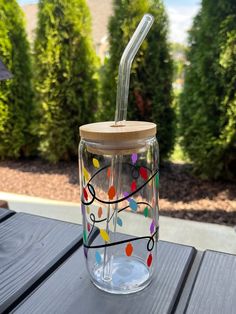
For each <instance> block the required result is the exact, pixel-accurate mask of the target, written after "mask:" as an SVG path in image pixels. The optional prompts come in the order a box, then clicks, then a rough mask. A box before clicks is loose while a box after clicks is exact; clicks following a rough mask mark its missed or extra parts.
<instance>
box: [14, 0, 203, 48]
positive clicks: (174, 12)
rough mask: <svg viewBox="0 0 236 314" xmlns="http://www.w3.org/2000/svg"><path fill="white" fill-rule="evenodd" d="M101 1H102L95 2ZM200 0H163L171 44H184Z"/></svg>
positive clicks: (28, 0)
mask: <svg viewBox="0 0 236 314" xmlns="http://www.w3.org/2000/svg"><path fill="white" fill-rule="evenodd" d="M97 1H102V0H97ZM200 1H201V0H163V2H164V4H165V7H166V11H167V13H168V16H169V23H170V34H169V38H170V41H171V42H179V43H186V42H187V36H188V35H187V31H188V30H189V29H190V28H191V25H192V19H193V17H194V16H195V15H196V13H197V12H198V9H199V7H200ZM18 2H19V3H20V4H26V3H36V2H37V0H18Z"/></svg>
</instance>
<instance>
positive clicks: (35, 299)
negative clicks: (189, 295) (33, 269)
mask: <svg viewBox="0 0 236 314" xmlns="http://www.w3.org/2000/svg"><path fill="white" fill-rule="evenodd" d="M194 255H195V249H194V248H192V247H187V246H182V245H177V244H173V243H168V242H162V241H160V242H159V244H158V257H157V258H158V267H157V269H156V272H155V276H154V279H153V281H152V283H151V284H150V285H149V286H148V287H147V288H145V289H144V290H143V291H140V292H138V293H135V294H129V295H112V294H108V293H106V292H103V291H101V290H99V289H97V288H96V287H95V286H94V285H93V284H92V283H91V282H90V280H89V276H88V273H87V271H86V267H85V262H84V256H83V249H82V248H80V249H79V250H78V251H76V252H75V253H74V254H73V255H72V256H71V257H70V258H69V259H68V260H67V261H66V262H65V263H64V264H63V265H62V266H61V267H60V268H59V269H58V270H57V271H56V272H55V273H54V274H53V275H52V276H51V277H49V278H48V279H47V281H45V282H44V283H43V284H42V285H41V286H40V287H39V289H37V290H36V291H35V292H34V293H33V294H32V295H31V296H29V298H28V299H26V300H25V301H24V302H23V303H22V304H20V305H19V307H18V308H16V309H15V310H14V311H13V313H18V314H20V313H21V314H27V313H34V314H36V313H38V314H41V313H44V314H47V313H48V314H51V313H57V314H60V313H67V314H70V313H71V314H72V313H73V314H74V313H83V314H91V313H96V314H99V313H103V314H126V313H127V314H133V313H135V314H145V313H147V314H153V313H160V314H165V313H173V311H174V308H175V305H176V302H177V299H178V297H179V294H180V292H181V288H182V286H183V283H184V281H185V277H186V275H187V273H188V271H189V268H190V267H191V263H192V260H193V259H194Z"/></svg>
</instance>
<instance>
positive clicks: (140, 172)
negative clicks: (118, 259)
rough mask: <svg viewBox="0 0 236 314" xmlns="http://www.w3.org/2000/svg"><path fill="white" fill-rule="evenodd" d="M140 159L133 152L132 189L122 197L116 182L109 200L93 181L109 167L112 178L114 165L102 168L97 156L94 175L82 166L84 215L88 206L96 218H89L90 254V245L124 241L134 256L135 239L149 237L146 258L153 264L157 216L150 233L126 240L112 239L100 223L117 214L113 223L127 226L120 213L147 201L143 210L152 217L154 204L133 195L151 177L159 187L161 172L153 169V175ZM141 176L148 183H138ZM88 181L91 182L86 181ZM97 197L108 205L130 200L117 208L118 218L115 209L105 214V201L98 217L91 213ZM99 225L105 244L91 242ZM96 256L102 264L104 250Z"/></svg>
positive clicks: (86, 239)
mask: <svg viewBox="0 0 236 314" xmlns="http://www.w3.org/2000/svg"><path fill="white" fill-rule="evenodd" d="M137 160H138V155H137V154H132V155H131V164H128V165H129V166H130V168H131V175H132V178H133V181H132V183H131V186H130V191H129V192H126V191H125V192H123V197H122V198H121V199H116V198H115V196H116V192H117V191H116V188H115V186H114V185H111V186H110V187H109V189H108V192H107V196H108V200H103V199H99V198H98V196H97V195H96V191H95V188H94V186H93V185H92V181H93V179H94V178H95V177H96V176H97V175H98V174H99V173H101V172H103V171H105V173H106V176H107V178H108V179H110V176H111V166H110V165H109V166H105V167H102V168H100V163H99V161H98V160H97V159H96V158H93V159H92V163H93V166H94V168H95V169H96V170H97V171H96V172H95V173H94V174H93V176H91V177H90V176H89V173H88V171H87V169H86V168H85V167H83V168H82V171H83V177H84V187H83V193H82V197H81V201H82V213H83V215H85V207H86V212H87V214H88V215H89V217H90V220H91V222H92V224H91V225H90V224H89V223H88V222H87V232H88V235H87V232H86V231H84V236H83V239H84V253H85V256H87V250H88V249H99V248H104V247H109V246H115V245H120V244H126V246H125V249H124V251H125V254H126V255H127V256H132V254H133V251H134V247H133V245H132V242H133V241H137V240H142V239H146V240H148V241H147V251H148V256H147V259H146V263H147V266H148V267H150V266H151V264H152V260H153V256H152V253H151V251H152V250H153V248H154V244H155V237H156V235H158V226H156V222H155V220H152V222H151V224H150V227H149V231H150V235H147V236H142V237H134V238H130V239H125V240H122V241H116V242H111V241H110V237H109V234H108V232H107V231H106V230H105V229H102V228H99V227H98V226H97V225H98V224H99V223H102V222H105V221H107V219H108V222H109V223H110V221H111V220H112V218H113V223H116V224H117V225H118V226H120V227H122V226H123V221H122V219H121V218H120V217H119V216H118V214H119V213H120V212H122V211H124V210H125V209H128V208H130V209H131V211H132V212H136V211H137V209H138V206H139V205H145V208H144V211H143V215H144V216H145V217H148V213H149V210H150V209H151V210H152V209H153V208H152V206H151V205H150V204H149V203H147V202H136V201H135V200H134V199H133V198H132V196H133V195H134V194H136V193H137V192H139V191H141V190H142V189H143V188H144V187H145V186H146V185H147V184H150V183H151V180H153V179H155V183H156V187H158V185H159V175H158V172H159V171H158V169H157V170H156V171H154V173H152V174H151V175H149V173H150V172H151V171H150V170H149V169H148V168H146V167H144V166H138V165H137ZM139 176H141V177H142V179H143V181H144V183H143V184H142V185H141V186H139V187H137V183H136V179H138V177H139ZM86 182H87V183H86ZM94 200H96V201H98V202H99V203H100V204H102V205H103V204H104V205H111V204H117V203H120V202H123V201H127V202H128V205H127V206H125V207H123V208H120V209H118V211H117V217H116V219H114V218H115V217H114V215H115V210H113V212H112V214H111V216H110V217H108V218H107V217H104V218H103V208H102V205H101V206H100V207H99V208H98V212H97V217H98V219H96V217H95V215H94V213H90V208H89V205H91V204H92V203H93V202H94ZM95 226H96V227H97V228H98V230H99V233H100V237H101V238H102V239H103V241H104V244H100V245H93V244H91V243H93V240H94V237H93V236H92V234H94V233H93V230H94V227H95ZM95 260H96V262H97V264H101V263H102V260H103V257H102V255H101V254H100V252H99V251H98V250H96V251H95Z"/></svg>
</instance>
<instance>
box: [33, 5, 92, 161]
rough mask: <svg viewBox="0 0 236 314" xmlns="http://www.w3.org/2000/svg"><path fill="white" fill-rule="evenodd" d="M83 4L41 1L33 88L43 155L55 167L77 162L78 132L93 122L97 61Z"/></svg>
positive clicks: (87, 12)
mask: <svg viewBox="0 0 236 314" xmlns="http://www.w3.org/2000/svg"><path fill="white" fill-rule="evenodd" d="M90 25H91V22H90V13H89V10H88V8H87V5H86V1H85V0H70V1H67V0H41V1H39V13H38V26H37V31H36V40H35V49H34V54H35V86H36V92H37V105H38V114H39V124H38V125H35V129H36V132H38V134H39V137H40V146H39V150H40V153H41V155H42V156H43V157H44V158H46V159H48V160H50V161H53V162H56V161H57V160H59V159H69V158H73V157H74V156H77V148H78V139H79V136H78V135H79V132H78V130H79V126H80V125H82V124H84V123H89V122H91V121H93V115H94V111H95V108H96V103H97V79H96V77H95V73H96V63H97V59H96V56H95V52H94V51H93V48H92V42H91V38H90V31H91V26H90Z"/></svg>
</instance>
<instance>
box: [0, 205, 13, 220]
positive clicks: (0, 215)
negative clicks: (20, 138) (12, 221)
mask: <svg viewBox="0 0 236 314" xmlns="http://www.w3.org/2000/svg"><path fill="white" fill-rule="evenodd" d="M13 214H14V212H13V211H12V210H9V209H6V208H0V222H2V221H3V220H5V219H6V218H7V217H10V216H11V215H13Z"/></svg>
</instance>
